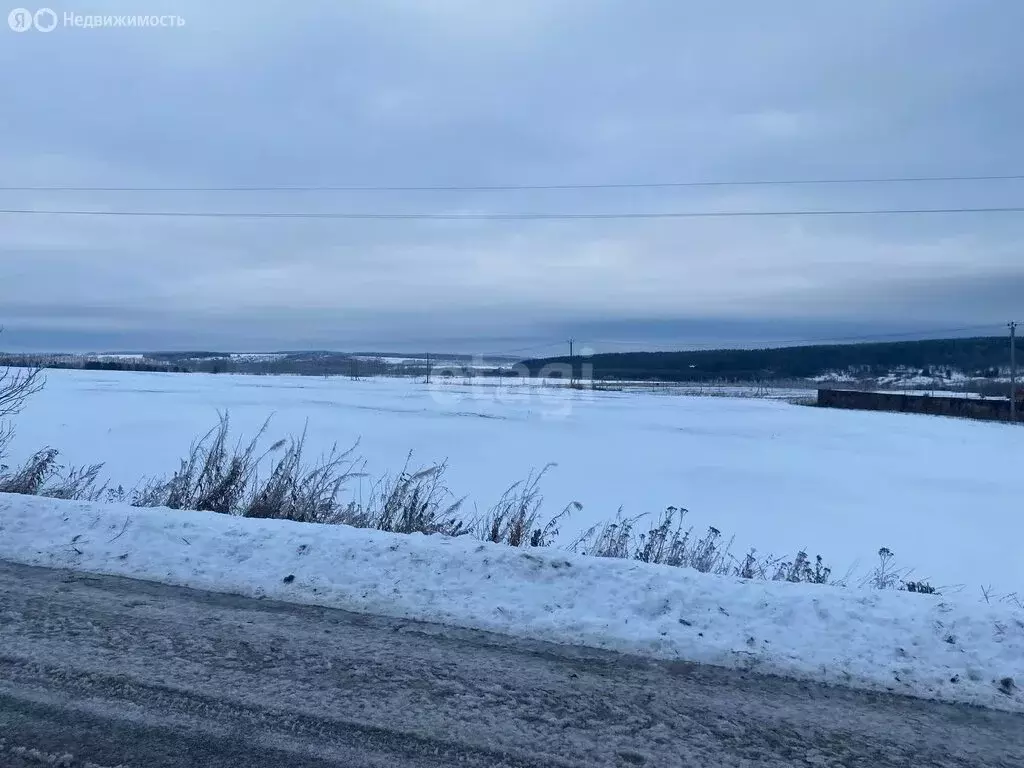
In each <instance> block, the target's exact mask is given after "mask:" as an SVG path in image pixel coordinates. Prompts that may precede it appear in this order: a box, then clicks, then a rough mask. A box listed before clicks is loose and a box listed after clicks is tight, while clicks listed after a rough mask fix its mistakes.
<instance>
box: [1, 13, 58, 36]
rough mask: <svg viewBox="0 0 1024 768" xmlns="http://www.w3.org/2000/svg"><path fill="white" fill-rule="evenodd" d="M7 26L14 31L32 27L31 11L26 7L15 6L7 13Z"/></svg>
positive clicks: (25, 30)
mask: <svg viewBox="0 0 1024 768" xmlns="http://www.w3.org/2000/svg"><path fill="white" fill-rule="evenodd" d="M51 13H52V11H51ZM7 26H9V27H10V28H11V29H13V30H14V31H15V32H28V31H29V30H30V29H32V11H30V10H29V9H28V8H15V9H14V10H13V11H11V12H10V13H8V14H7Z"/></svg>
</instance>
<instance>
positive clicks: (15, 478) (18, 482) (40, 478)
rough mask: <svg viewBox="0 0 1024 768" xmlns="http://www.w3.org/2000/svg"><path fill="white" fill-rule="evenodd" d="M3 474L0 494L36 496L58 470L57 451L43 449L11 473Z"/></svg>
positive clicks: (0, 477)
mask: <svg viewBox="0 0 1024 768" xmlns="http://www.w3.org/2000/svg"><path fill="white" fill-rule="evenodd" d="M4 469H5V472H4V474H3V475H2V476H0V493H21V494H25V495H28V496H35V495H38V494H39V493H40V492H41V491H42V490H43V487H44V486H45V485H46V481H47V480H48V479H49V478H50V477H51V476H52V475H53V474H54V473H55V472H57V470H58V469H59V465H58V464H57V449H56V448H43V449H42V450H40V451H36V452H35V453H34V454H32V456H31V457H30V458H29V459H28V460H27V461H26V462H25V463H24V464H23V465H22V466H21V468H20V469H16V470H14V471H13V472H10V473H8V472H6V469H7V468H6V467H5V468H4Z"/></svg>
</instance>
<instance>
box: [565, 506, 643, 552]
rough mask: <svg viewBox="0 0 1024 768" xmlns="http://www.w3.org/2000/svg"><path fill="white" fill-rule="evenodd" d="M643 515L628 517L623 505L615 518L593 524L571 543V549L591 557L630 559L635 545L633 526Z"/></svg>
mask: <svg viewBox="0 0 1024 768" xmlns="http://www.w3.org/2000/svg"><path fill="white" fill-rule="evenodd" d="M642 517H643V515H637V516H636V517H626V516H625V515H624V514H623V511H622V507H619V510H618V512H616V513H615V518H614V519H613V520H611V521H609V522H604V523H598V524H597V525H594V526H591V527H590V528H589V529H587V530H586V531H584V532H583V533H582V534H580V536H579V537H578V538H577V539H576V540H575V541H574V542H573V543H572V544H570V545H569V550H570V551H571V552H578V553H579V554H581V555H590V556H591V557H613V558H618V559H622V560H625V559H629V557H630V553H631V552H632V546H633V526H635V525H636V523H637V522H638V521H639V520H640V519H641V518H642Z"/></svg>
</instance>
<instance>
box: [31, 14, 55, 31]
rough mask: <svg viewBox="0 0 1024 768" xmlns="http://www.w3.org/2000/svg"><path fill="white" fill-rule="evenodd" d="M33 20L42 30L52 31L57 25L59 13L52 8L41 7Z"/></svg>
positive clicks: (37, 27)
mask: <svg viewBox="0 0 1024 768" xmlns="http://www.w3.org/2000/svg"><path fill="white" fill-rule="evenodd" d="M32 20H33V21H34V22H35V24H36V29H38V30H39V31H40V32H52V31H53V28H54V27H56V26H57V14H56V13H54V12H53V10H52V9H51V8H40V9H39V10H38V11H36V13H35V16H33V17H32Z"/></svg>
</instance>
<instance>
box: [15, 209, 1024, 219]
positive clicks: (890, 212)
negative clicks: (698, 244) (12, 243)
mask: <svg viewBox="0 0 1024 768" xmlns="http://www.w3.org/2000/svg"><path fill="white" fill-rule="evenodd" d="M965 213H1024V206H991V207H981V208H874V209H862V210H853V209H850V210H775V211H660V212H659V211H648V212H622V213H355V212H314V211H294V212H288V211H85V210H38V209H24V208H21V209H16V208H6V209H0V214H2V215H25V216H103V217H137V218H141V217H163V218H200V219H346V220H355V219H362V220H386V221H394V220H420V221H555V220H558V221H571V220H595V219H710V218H773V217H798V216H804V217H816V216H817V217H825V216H905V215H927V214H965Z"/></svg>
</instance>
